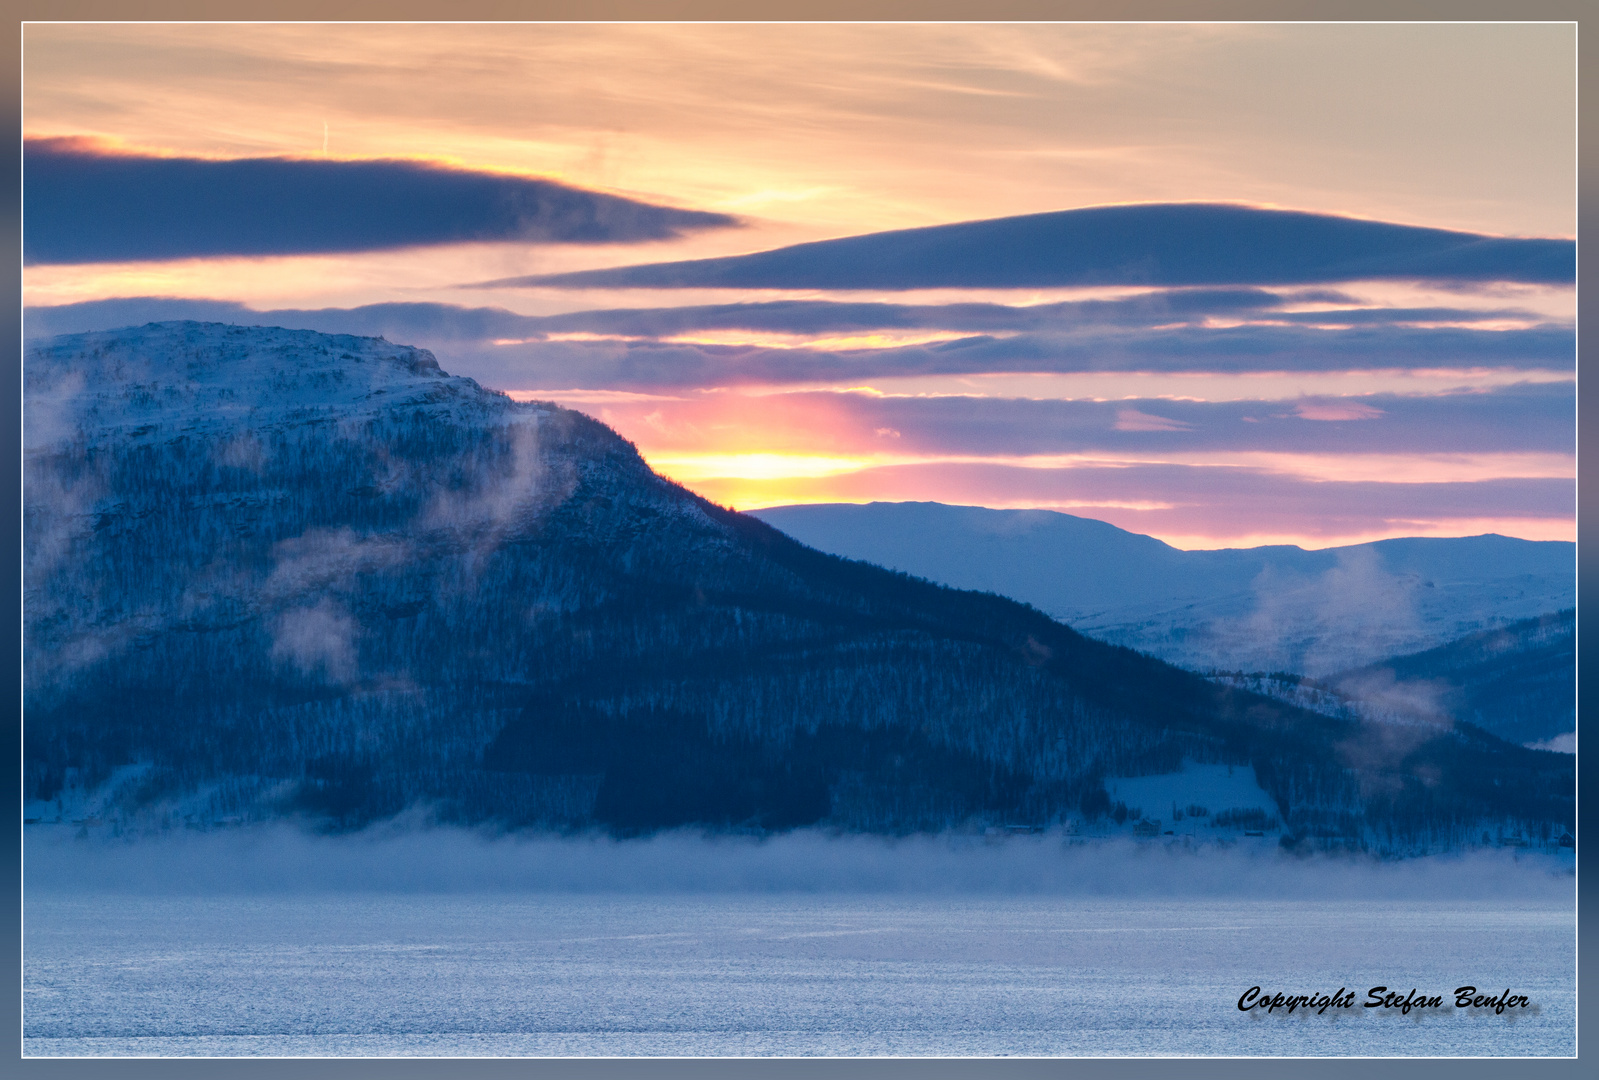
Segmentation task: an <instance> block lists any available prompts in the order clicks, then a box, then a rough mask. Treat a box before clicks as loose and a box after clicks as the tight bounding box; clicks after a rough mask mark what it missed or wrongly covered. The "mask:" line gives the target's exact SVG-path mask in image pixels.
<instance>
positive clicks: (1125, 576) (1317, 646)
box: [753, 503, 1576, 676]
mask: <svg viewBox="0 0 1599 1080" xmlns="http://www.w3.org/2000/svg"><path fill="white" fill-rule="evenodd" d="M753 513H754V516H756V517H759V518H760V519H761V520H763V521H766V522H769V523H770V524H772V525H775V526H776V527H777V528H779V529H782V530H783V531H784V532H786V533H788V534H789V535H790V536H793V537H794V538H795V539H797V540H800V541H802V542H803V543H806V544H809V545H811V546H812V547H815V548H818V549H820V550H822V551H828V552H832V553H833V554H837V555H843V556H845V557H846V558H851V559H863V560H865V561H868V562H873V563H877V564H878V565H880V566H886V567H889V568H891V569H895V570H901V571H904V572H905V573H908V574H913V575H915V576H917V577H922V578H926V579H928V580H929V581H936V582H939V583H941V584H945V585H951V586H954V587H955V588H960V589H978V590H984V591H988V592H994V593H998V594H1000V595H1001V596H1009V597H1011V598H1013V599H1016V600H1020V601H1023V602H1024V603H1028V604H1031V605H1033V606H1034V607H1036V608H1038V609H1039V610H1040V611H1043V612H1045V613H1046V614H1048V615H1050V616H1051V617H1053V618H1056V619H1059V620H1061V621H1062V622H1065V623H1067V624H1069V625H1071V626H1072V627H1074V628H1075V629H1077V630H1079V631H1081V632H1082V633H1084V634H1088V635H1090V636H1093V637H1096V638H1100V639H1102V640H1105V641H1111V642H1115V643H1116V644H1119V645H1125V646H1127V647H1129V648H1134V649H1138V650H1140V651H1142V652H1147V653H1149V654H1151V655H1153V656H1158V657H1160V658H1161V659H1163V660H1166V661H1169V662H1170V663H1174V664H1180V665H1182V666H1184V667H1188V668H1191V669H1195V670H1201V671H1203V670H1228V671H1232V670H1238V671H1246V672H1251V671H1261V672H1272V671H1281V672H1293V673H1296V674H1303V675H1311V676H1327V675H1332V674H1334V673H1336V672H1340V671H1344V670H1346V669H1349V668H1354V667H1360V666H1363V665H1366V664H1372V663H1377V662H1379V661H1382V660H1385V659H1387V658H1389V657H1393V656H1397V655H1401V654H1406V653H1412V652H1419V651H1422V650H1425V649H1431V648H1436V647H1438V646H1441V645H1443V644H1445V643H1447V642H1449V641H1452V640H1454V639H1456V638H1460V637H1462V636H1465V635H1468V634H1472V633H1476V632H1478V631H1482V630H1487V629H1493V628H1496V627H1501V626H1504V625H1507V624H1509V623H1512V622H1515V621H1517V620H1521V619H1527V618H1534V617H1537V616H1540V615H1544V614H1548V613H1550V612H1555V611H1559V610H1562V609H1566V608H1571V607H1573V606H1574V605H1575V603H1576V550H1575V545H1574V544H1571V543H1568V542H1563V541H1531V540H1518V539H1513V538H1511V537H1505V536H1496V535H1487V536H1471V537H1463V538H1448V539H1433V538H1410V539H1401V540H1381V541H1377V542H1375V543H1370V544H1358V545H1353V546H1349V547H1337V548H1326V549H1323V550H1319V551H1306V550H1304V549H1302V548H1298V547H1291V546H1272V547H1257V548H1243V549H1230V550H1220V551H1183V550H1179V549H1177V548H1174V547H1171V546H1169V545H1167V544H1165V543H1162V542H1161V541H1159V540H1156V539H1155V538H1153V537H1150V536H1143V535H1140V534H1138V533H1132V532H1127V531H1125V530H1123V529H1119V528H1117V527H1115V526H1114V525H1109V524H1107V523H1105V522H1103V521H1095V520H1092V519H1090V518H1081V517H1074V516H1072V515H1070V514H1062V513H1056V512H1054V511H1049V510H989V509H985V508H982V507H972V506H946V505H943V504H940V503H869V504H866V505H860V506H857V505H837V504H835V505H812V506H784V507H773V508H771V509H766V510H757V511H754V512H753Z"/></svg>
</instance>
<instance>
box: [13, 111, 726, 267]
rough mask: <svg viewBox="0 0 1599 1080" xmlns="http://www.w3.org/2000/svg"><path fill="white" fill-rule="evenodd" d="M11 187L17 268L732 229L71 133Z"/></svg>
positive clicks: (463, 176)
mask: <svg viewBox="0 0 1599 1080" xmlns="http://www.w3.org/2000/svg"><path fill="white" fill-rule="evenodd" d="M23 183H24V193H23V195H24V197H23V257H24V260H25V261H26V262H28V263H91V262H114V261H126V260H145V259H176V258H186V257H194V256H212V255H286V254H296V253H319V252H336V251H369V250H381V249H386V248H398V247H409V246H414V245H421V244H447V243H459V242H466V241H486V240H520V241H525V242H532V243H560V244H604V243H623V242H631V241H641V240H659V239H665V238H669V237H672V236H676V235H678V234H679V233H681V232H682V231H684V230H689V229H703V228H710V227H717V226H729V225H733V224H736V222H735V219H733V218H730V217H728V216H727V215H725V214H710V213H703V212H699V211H693V210H678V209H674V208H671V207H665V206H654V205H651V204H648V203H642V202H636V201H633V200H630V199H623V198H618V197H616V196H613V195H604V194H600V193H598V192H593V191H584V190H582V189H580V188H573V187H567V186H566V185H563V184H557V183H553V182H551V181H548V180H533V179H526V178H523V177H516V176H503V175H498V174H494V173H481V172H471V171H468V170H464V169H447V168H441V167H438V166H433V165H427V164H423V163H419V162H414V161H318V160H298V159H291V158H248V159H242V160H234V161H208V160H201V159H196V158H165V157H144V156H136V155H126V154H105V153H98V152H95V151H94V150H93V149H92V148H91V147H89V146H87V145H86V144H84V143H83V142H81V141H78V140H72V139H32V140H29V141H28V142H27V144H26V146H25V148H24V153H23Z"/></svg>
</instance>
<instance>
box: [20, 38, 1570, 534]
mask: <svg viewBox="0 0 1599 1080" xmlns="http://www.w3.org/2000/svg"><path fill="white" fill-rule="evenodd" d="M23 71H24V80H23V98H24V136H25V139H26V140H27V141H26V143H25V172H24V184H25V189H24V300H25V304H26V305H27V319H26V325H27V328H28V332H29V333H30V334H32V335H38V334H45V333H58V332H74V331H81V330H89V329H107V328H111V327H115V326H125V325H130V324H133V323H142V322H146V321H150V320H152V319H163V318H205V319H215V320H218V321H229V322H244V323H262V324H267V325H283V326H293V327H304V328H310V329H317V330H324V331H329V332H354V333H367V334H383V335H384V336H386V337H388V338H389V339H390V340H393V341H400V342H405V343H408V344H417V345H422V346H424V347H427V348H430V349H432V350H433V351H434V352H435V353H436V354H437V356H438V358H439V360H440V363H441V364H442V366H443V367H444V368H445V369H446V370H448V371H451V372H452V373H455V374H462V375H469V376H471V377H473V378H476V379H478V381H480V382H482V383H483V384H484V385H486V386H491V387H494V388H497V389H501V390H505V391H507V392H508V393H511V394H512V395H513V396H515V397H517V398H519V399H523V400H553V401H556V402H559V403H560V404H563V405H566V406H568V407H571V408H575V409H579V410H581V411H584V412H587V413H590V414H591V415H594V416H596V417H598V418H600V419H601V420H604V421H605V422H606V423H608V424H610V425H612V426H613V427H615V428H616V429H617V430H618V431H619V432H620V433H621V434H622V435H624V436H625V437H627V438H628V439H631V440H632V441H633V442H634V443H635V444H636V445H637V446H638V448H639V450H640V452H641V453H642V454H643V455H644V456H645V458H646V460H648V461H649V462H650V464H651V465H652V466H653V467H655V468H656V469H657V470H658V471H660V472H662V473H663V474H665V475H667V476H669V477H671V478H673V479H675V480H678V481H680V482H682V483H684V484H685V485H686V486H688V487H690V488H691V489H693V490H695V491H697V492H699V493H701V494H702V495H705V496H706V497H708V498H710V499H713V500H714V501H717V502H719V503H722V504H724V505H731V506H734V507H736V508H738V509H756V508H760V507H765V506H773V505H783V504H790V503H798V502H868V501H874V500H881V501H903V500H934V501H939V502H946V503H960V504H967V505H981V506H992V507H1042V508H1048V509H1056V510H1062V511H1064V512H1067V513H1072V514H1077V515H1080V516H1084V517H1092V518H1098V519H1101V520H1105V521H1110V522H1112V523H1114V524H1116V525H1118V526H1121V527H1122V528H1126V529H1130V530H1133V531H1136V532H1141V533H1147V534H1150V535H1154V536H1157V537H1160V538H1161V539H1163V540H1165V541H1167V542H1168V543H1172V544H1175V545H1177V546H1179V547H1187V548H1200V547H1236V546H1250V545H1254V544H1261V543H1296V544H1300V545H1302V546H1305V547H1318V548H1319V547H1327V546H1331V545H1335V544H1344V543H1355V542H1361V541H1365V540H1372V539H1378V538H1382V537H1389V536H1415V535H1430V536H1458V535H1473V534H1478V533H1483V532H1498V533H1503V534H1506V535H1512V536H1520V537H1525V538H1529V539H1560V540H1569V539H1572V538H1573V536H1574V532H1575V482H1574V476H1575V445H1574V444H1575V292H1574V283H1573V269H1574V251H1573V238H1574V235H1575V219H1576V198H1575V178H1576V177H1575V145H1576V138H1575V89H1576V78H1575V28H1574V27H1572V26H1569V25H1506V24H1496V25H1250V24H1245V25H1192V24H1190V25H1151V24H1132V25H1072V24H1066V25H913V26H907V25H900V26H872V25H717V26H703V25H702V26H694V25H611V26H606V25H537V24H533V25H513V26H475V25H460V26H414V25H392V26H371V25H364V26H363V25H342V26H341V25H325V24H312V25H272V26H249V27H245V26H240V25H231V24H230V25H84V24H70V25H69V24H54V25H45V24H32V25H29V26H27V27H26V28H25V31H24V40H23ZM768 253H769V254H768ZM701 260H712V261H701Z"/></svg>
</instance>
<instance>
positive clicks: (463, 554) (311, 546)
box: [24, 323, 1573, 850]
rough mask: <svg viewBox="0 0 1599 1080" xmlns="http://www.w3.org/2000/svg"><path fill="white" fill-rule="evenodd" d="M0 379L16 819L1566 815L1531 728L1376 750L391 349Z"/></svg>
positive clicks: (1368, 839)
mask: <svg viewBox="0 0 1599 1080" xmlns="http://www.w3.org/2000/svg"><path fill="white" fill-rule="evenodd" d="M24 382H25V409H26V446H27V450H26V473H25V499H24V501H25V551H26V557H25V567H24V572H25V582H24V587H25V595H24V605H25V610H24V617H25V624H24V645H25V652H24V669H25V670H24V679H25V701H24V708H25V717H24V756H25V783H26V788H27V792H26V796H27V798H28V799H30V800H32V801H31V802H30V806H33V807H36V808H40V809H38V810H37V813H38V815H39V816H44V815H46V814H48V813H50V812H51V811H50V810H49V807H51V806H52V805H53V806H54V807H55V808H56V809H55V811H54V813H55V814H56V815H57V816H60V815H62V814H66V813H68V812H69V811H68V810H67V809H66V808H67V807H68V806H69V805H70V806H75V807H80V808H83V807H87V808H90V809H86V810H83V812H84V813H86V814H87V813H90V812H91V810H92V813H93V814H94V815H95V816H97V817H99V816H105V815H113V816H116V817H117V818H118V820H122V819H124V818H126V819H128V820H137V821H142V822H144V823H145V824H147V825H148V824H149V823H151V822H152V821H162V822H165V823H167V824H170V823H171V822H172V821H176V820H182V819H184V818H192V819H194V820H196V821H199V822H217V821H226V820H230V819H240V820H247V819H250V818H261V817H272V816H279V815H309V816H311V817H312V818H314V819H316V820H318V821H322V822H325V823H328V824H331V825H333V826H351V825H357V824H360V823H363V822H367V821H371V820H373V819H376V818H383V817H387V816H390V815H394V814H397V813H399V812H401V811H403V810H407V809H412V810H417V811H420V812H423V813H425V814H427V815H430V816H432V817H433V818H435V819H438V820H451V821H471V822H481V821H495V822H499V823H501V824H503V825H509V826H516V825H529V824H539V825H544V826H556V827H562V828H566V827H587V826H593V825H600V826H605V827H608V828H611V829H614V830H617V831H623V832H626V831H637V830H647V829H654V828H660V827H665V826H673V825H683V824H702V825H709V826H716V827H737V828H748V829H776V828H786V827H790V826H794V825H802V824H810V823H827V824H830V825H832V826H835V827H839V828H849V829H866V830H880V831H887V832H903V831H907V830H914V829H926V828H943V827H948V826H951V825H956V824H960V823H963V822H979V823H980V822H985V821H986V822H992V823H1004V824H1042V823H1048V822H1058V821H1062V820H1064V819H1067V818H1072V819H1074V820H1076V819H1080V818H1085V817H1087V818H1091V817H1094V816H1096V815H1102V814H1103V812H1104V808H1105V807H1107V806H1108V805H1109V803H1108V799H1107V797H1106V792H1105V790H1104V783H1105V781H1106V778H1109V777H1116V778H1121V779H1127V778H1136V777H1140V776H1145V775H1150V774H1156V773H1169V772H1174V771H1176V770H1178V769H1179V768H1180V767H1181V766H1182V763H1183V762H1184V761H1190V762H1196V763H1199V764H1238V765H1245V764H1247V765H1249V766H1250V767H1251V768H1252V769H1253V773H1252V775H1253V776H1255V777H1256V778H1258V781H1259V783H1260V784H1261V785H1262V786H1263V787H1264V789H1265V790H1266V791H1267V792H1269V793H1270V795H1271V797H1272V798H1273V800H1275V803H1276V805H1277V807H1278V809H1279V811H1280V813H1279V815H1278V816H1279V817H1280V819H1281V820H1282V822H1283V823H1284V827H1285V828H1286V829H1287V830H1289V831H1291V832H1292V833H1293V834H1294V835H1295V836H1299V837H1310V838H1317V840H1318V842H1324V843H1335V844H1346V843H1347V844H1355V845H1358V846H1375V847H1379V848H1382V849H1384V850H1414V849H1416V847H1417V846H1418V845H1421V846H1425V845H1428V844H1436V843H1448V842H1455V841H1458V840H1459V839H1460V838H1462V837H1467V836H1471V835H1475V834H1473V833H1472V832H1471V831H1470V830H1469V829H1466V827H1465V826H1464V825H1463V824H1462V823H1466V822H1479V821H1496V822H1501V823H1504V822H1514V823H1516V824H1517V827H1518V828H1520V829H1534V830H1541V831H1540V832H1538V835H1544V834H1550V833H1551V830H1556V829H1559V828H1563V827H1567V823H1568V819H1569V818H1570V808H1571V805H1572V798H1573V795H1572V792H1573V776H1572V770H1571V763H1570V760H1569V758H1565V757H1563V756H1562V755H1557V754H1550V753H1543V752H1538V751H1532V750H1526V749H1522V748H1520V747H1515V746H1511V745H1508V744H1505V743H1503V742H1500V741H1499V740H1496V739H1493V738H1492V737H1490V736H1487V735H1484V734H1482V733H1480V732H1476V731H1474V730H1469V729H1464V728H1463V729H1461V730H1459V731H1450V730H1447V729H1435V728H1429V729H1426V730H1424V731H1423V732H1422V734H1421V736H1420V738H1419V739H1411V740H1408V741H1407V740H1400V741H1397V742H1396V741H1395V740H1393V739H1392V738H1389V737H1388V735H1387V733H1385V732H1383V731H1377V730H1368V729H1367V727H1366V726H1365V725H1364V724H1363V723H1362V722H1361V721H1360V720H1358V719H1355V720H1348V719H1338V718H1327V717H1323V716H1319V715H1317V714H1315V713H1312V712H1308V711H1304V710H1300V709H1297V708H1294V707H1292V706H1290V705H1286V704H1283V703H1280V702H1275V701H1272V700H1270V699H1268V698H1264V697H1260V696H1256V695H1253V694H1249V693H1246V692H1241V691H1239V690H1237V689H1235V688H1230V687H1223V686H1218V685H1216V684H1214V683H1210V682H1207V681H1206V680H1204V679H1202V678H1199V677H1197V676H1195V675H1193V674H1190V673H1188V672H1184V671H1181V670H1179V669H1176V668H1173V667H1170V666H1168V665H1166V664H1163V663H1161V662H1159V661H1157V660H1153V659H1150V658H1148V657H1145V656H1141V655H1139V654H1137V653H1134V652H1131V651H1129V650H1126V649H1120V648H1116V647H1114V646H1110V645H1106V644H1103V643H1100V642H1097V641H1094V640H1091V639H1088V638H1085V637H1083V636H1081V635H1079V634H1078V633H1076V632H1074V631H1073V630H1071V629H1069V628H1068V627H1066V626H1063V625H1061V624H1059V623H1057V622H1054V621H1052V620H1050V619H1048V618H1047V617H1045V616H1044V615H1042V614H1040V613H1039V612H1037V611H1035V610H1032V609H1030V608H1027V607H1025V606H1023V605H1021V604H1018V603H1016V602H1014V601H1011V600H1007V599H1004V598H1002V597H998V596H991V595H985V594H980V593H974V592H962V591H958V590H954V589H949V588H944V587H941V586H938V585H934V584H930V583H927V582H923V581H919V580H915V579H912V578H908V577H906V576H904V575H901V574H896V573H893V572H891V571H888V570H884V569H881V568H879V567H875V566H870V565H867V564H864V563H859V562H851V561H848V560H845V559H841V558H838V557H836V556H832V555H827V554H823V553H821V552H818V551H816V550H813V549H811V548H808V547H805V546H804V545H802V544H800V543H798V542H796V541H794V540H792V539H790V538H789V537H787V536H785V535H783V534H782V533H780V532H778V531H777V530H776V529H773V528H772V527H770V526H768V525H766V524H764V523H762V522H760V521H758V520H757V519H755V518H752V517H750V516H748V515H743V514H737V513H733V512H732V511H729V510H726V509H723V508H721V507H718V506H715V505H713V504H711V503H708V502H706V501H705V500H703V499H700V498H698V497H697V496H695V495H693V494H692V493H691V492H688V491H686V490H684V489H683V488H681V487H679V486H677V485H675V484H672V483H670V482H669V481H666V480H664V479H662V478H661V477H659V476H656V475H655V474H654V473H653V472H651V471H650V469H649V468H648V467H647V466H646V464H645V463H644V462H643V460H642V459H641V458H640V457H639V455H638V453H637V452H636V451H635V449H634V448H633V447H632V446H631V445H630V444H629V443H627V442H626V441H624V440H622V439H621V438H620V437H618V436H617V435H616V434H615V432H613V431H611V430H610V429H608V428H606V427H605V426H603V425H602V424H599V423H598V422H596V421H594V420H592V419H590V418H588V417H585V416H582V415H581V414H578V413H575V412H571V411H569V410H565V409H560V408H557V407H555V406H552V405H539V404H518V403H516V402H513V401H511V400H510V399H509V398H507V397H505V396H504V395H502V394H498V393H495V392H491V391H487V390H484V389H483V388H481V387H479V386H478V385H477V384H476V383H473V382H472V381H471V380H468V379H461V378H454V377H451V376H449V375H446V374H445V373H443V372H442V371H440V370H439V369H438V366H437V364H436V363H435V362H434V361H433V358H432V357H431V355H429V354H427V353H426V352H424V351H422V350H418V349H413V348H408V347H405V346H400V345H393V344H391V343H389V342H386V341H383V340H381V339H370V338H354V337H337V336H326V335H321V334H316V333H311V332H307V331H287V330H274V329H262V328H250V329H247V328H240V327H232V326H225V325H219V324H199V323H164V324H152V325H149V326H145V327H140V328H135V329H128V330H120V331H109V332H101V333H91V334H82V335H75V336H71V337H63V338H56V339H52V340H50V341H48V342H45V343H43V344H41V345H39V346H38V347H36V348H33V349H31V350H30V351H29V352H28V353H27V354H26V356H25V358H24ZM106 781H110V782H112V783H113V785H114V786H115V790H114V791H102V792H101V793H100V794H99V795H95V796H94V797H93V798H89V797H88V796H87V795H86V793H87V792H89V791H91V790H93V789H95V788H96V787H97V786H102V785H103V782H106ZM1463 829H1465V830H1466V831H1462V830H1463Z"/></svg>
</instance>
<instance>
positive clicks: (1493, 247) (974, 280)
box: [485, 204, 1576, 289]
mask: <svg viewBox="0 0 1599 1080" xmlns="http://www.w3.org/2000/svg"><path fill="white" fill-rule="evenodd" d="M1575 273H1576V245H1575V243H1574V242H1572V241H1570V240H1549V239H1505V238H1498V237H1489V236H1481V235H1477V234H1474V233H1462V232H1450V231H1447V230H1443V229H1423V228H1416V227H1413V226H1408V225H1394V224H1389V223H1386V222H1379V221H1362V220H1357V219H1354V218H1344V217H1334V216H1331V215H1326V214H1308V213H1299V212H1293V211H1282V210H1256V209H1251V208H1249V207H1242V206H1227V205H1212V204H1159V205H1143V206H1110V207H1095V208H1091V209H1084V210H1063V211H1058V212H1055V213H1048V214H1029V215H1026V216H1023V217H1010V218H997V219H994V220H991V221H971V222H963V223H960V224H956V225H938V226H933V227H931V228H922V229H902V230H897V231H894V232H882V233H871V234H869V235H865V236H852V237H847V238H844V239H840V240H824V241H820V242H816V243H810V244H799V245H796V246H793V247H786V248H779V249H777V250H775V251H764V252H760V253H757V254H753V255H740V256H733V257H729V258H720V259H697V260H693V261H690V262H673V263H655V264H650V265H646V266H632V267H623V268H619V269H613V270H590V271H584V272H580V273H571V274H555V275H546V276H542V277H526V278H508V279H503V280H499V281H495V282H487V283H485V284H487V285H492V286H495V287H506V286H517V285H536V286H546V287H547V286H556V287H562V288H654V289H680V288H742V289H933V288H1049V287H1063V286H1074V285H1288V284H1307V283H1313V282H1332V281H1354V280H1361V279H1374V278H1399V279H1418V278H1425V279H1454V280H1464V281H1525V282H1546V283H1547V282H1569V281H1572V280H1573V279H1574V277H1575Z"/></svg>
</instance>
